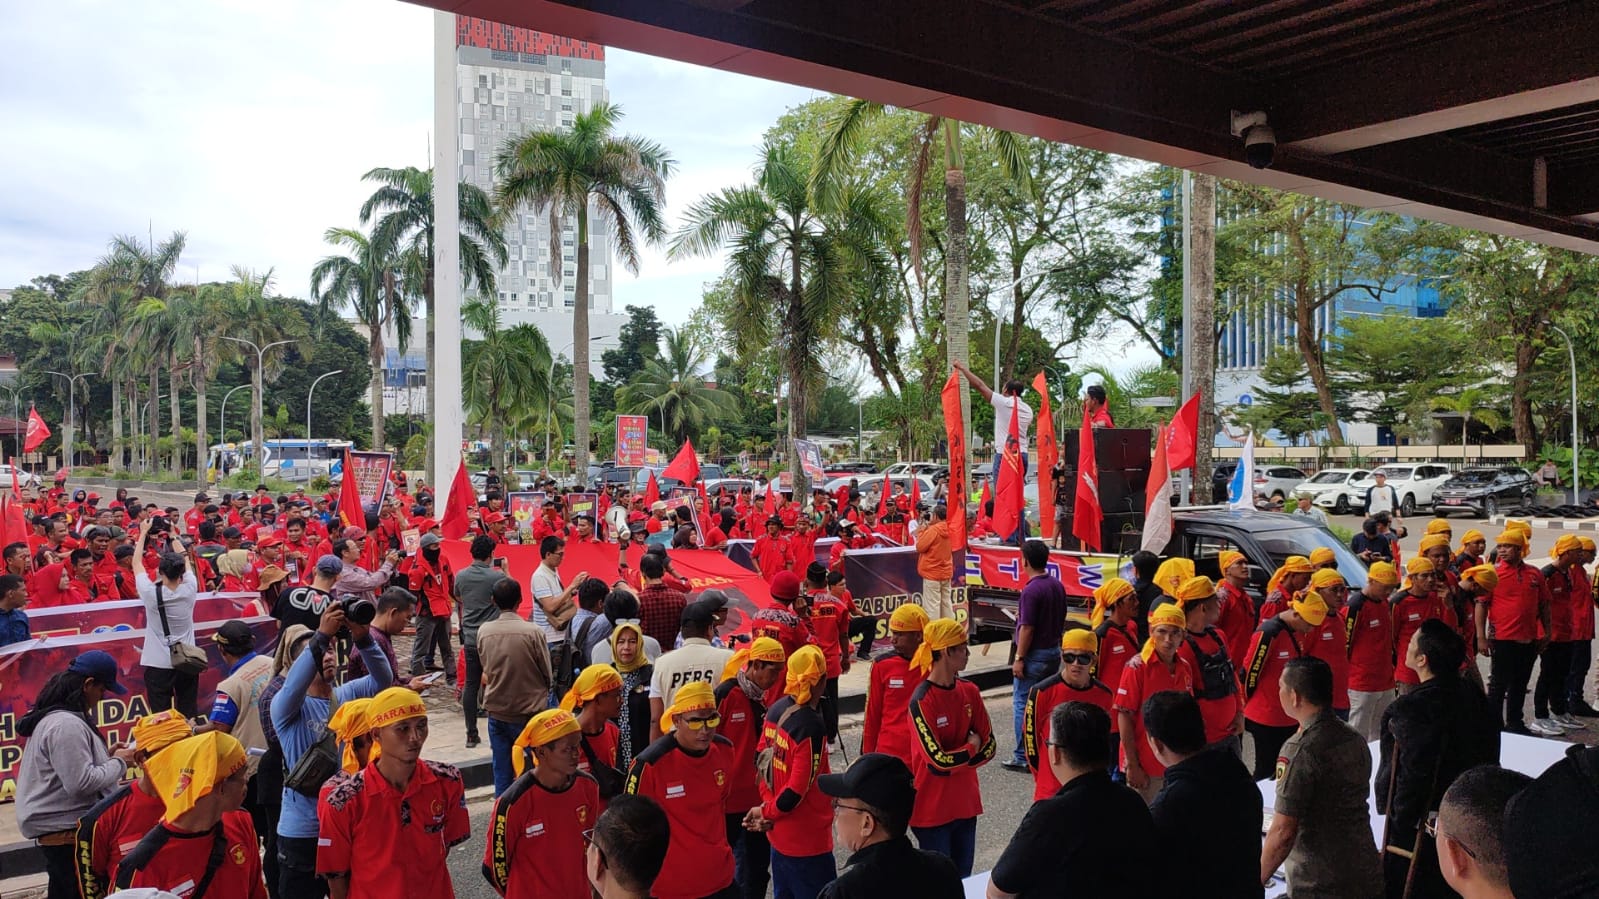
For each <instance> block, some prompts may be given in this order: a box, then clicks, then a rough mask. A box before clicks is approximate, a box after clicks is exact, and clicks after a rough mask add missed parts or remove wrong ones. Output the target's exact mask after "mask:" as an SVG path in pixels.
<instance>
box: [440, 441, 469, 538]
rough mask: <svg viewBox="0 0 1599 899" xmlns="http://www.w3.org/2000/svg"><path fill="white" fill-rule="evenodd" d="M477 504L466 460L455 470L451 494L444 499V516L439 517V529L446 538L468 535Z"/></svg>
mask: <svg viewBox="0 0 1599 899" xmlns="http://www.w3.org/2000/svg"><path fill="white" fill-rule="evenodd" d="M476 505H477V493H476V492H474V491H473V490H472V479H471V478H470V477H468V476H467V474H466V461H465V460H462V462H461V467H460V468H457V469H456V470H455V479H454V480H453V481H451V482H450V495H449V498H448V499H446V500H445V501H444V517H443V518H441V519H439V531H440V532H441V533H442V534H443V535H444V539H446V540H459V539H461V538H462V537H465V536H466V532H467V528H468V526H469V524H470V522H471V512H472V507H473V506H476Z"/></svg>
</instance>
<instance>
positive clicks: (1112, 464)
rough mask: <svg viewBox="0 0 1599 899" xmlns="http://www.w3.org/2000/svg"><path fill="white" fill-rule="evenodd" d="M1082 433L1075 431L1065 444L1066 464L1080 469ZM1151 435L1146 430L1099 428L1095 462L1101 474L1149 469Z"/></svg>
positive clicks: (1095, 447)
mask: <svg viewBox="0 0 1599 899" xmlns="http://www.w3.org/2000/svg"><path fill="white" fill-rule="evenodd" d="M1081 433H1082V432H1081V431H1080V430H1079V429H1077V428H1072V429H1071V430H1068V431H1067V432H1066V439H1065V440H1064V441H1063V442H1062V445H1061V453H1060V458H1061V461H1062V462H1063V463H1065V464H1066V465H1069V466H1071V467H1073V468H1076V467H1077V449H1078V439H1079V437H1080V435H1081ZM1150 433H1151V432H1150V431H1149V430H1147V429H1145V428H1095V429H1094V462H1095V464H1097V465H1098V466H1099V470H1100V471H1101V472H1104V471H1113V470H1121V469H1128V468H1142V469H1148V468H1149V460H1150V442H1149V441H1150V439H1151V438H1150Z"/></svg>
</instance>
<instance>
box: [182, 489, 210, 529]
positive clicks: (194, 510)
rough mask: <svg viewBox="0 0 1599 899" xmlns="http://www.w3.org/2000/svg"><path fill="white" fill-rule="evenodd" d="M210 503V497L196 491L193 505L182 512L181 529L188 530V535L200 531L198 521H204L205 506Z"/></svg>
mask: <svg viewBox="0 0 1599 899" xmlns="http://www.w3.org/2000/svg"><path fill="white" fill-rule="evenodd" d="M210 503H211V497H209V496H206V495H205V494H204V493H196V494H195V495H194V505H193V506H191V507H190V508H189V511H187V512H185V513H183V529H184V530H185V531H187V532H188V534H189V536H190V537H193V536H195V535H197V534H198V533H199V532H200V522H202V521H205V507H206V506H207V505H209V504H210Z"/></svg>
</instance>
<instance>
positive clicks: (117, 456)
mask: <svg viewBox="0 0 1599 899" xmlns="http://www.w3.org/2000/svg"><path fill="white" fill-rule="evenodd" d="M122 449H123V444H122V379H121V378H118V377H115V376H113V377H112V378H111V470H112V471H117V470H119V469H124V468H127V467H128V462H127V458H126V457H125V456H123V454H122Z"/></svg>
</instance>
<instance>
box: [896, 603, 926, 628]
mask: <svg viewBox="0 0 1599 899" xmlns="http://www.w3.org/2000/svg"><path fill="white" fill-rule="evenodd" d="M925 627H927V613H926V612H924V611H922V607H921V606H919V605H917V604H915V603H912V602H907V603H901V604H900V605H899V606H897V607H896V608H895V609H894V614H892V615H890V616H888V629H889V630H891V631H899V632H900V633H902V634H909V633H913V632H914V633H918V634H919V633H921V632H922V629H923V628H925Z"/></svg>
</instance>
